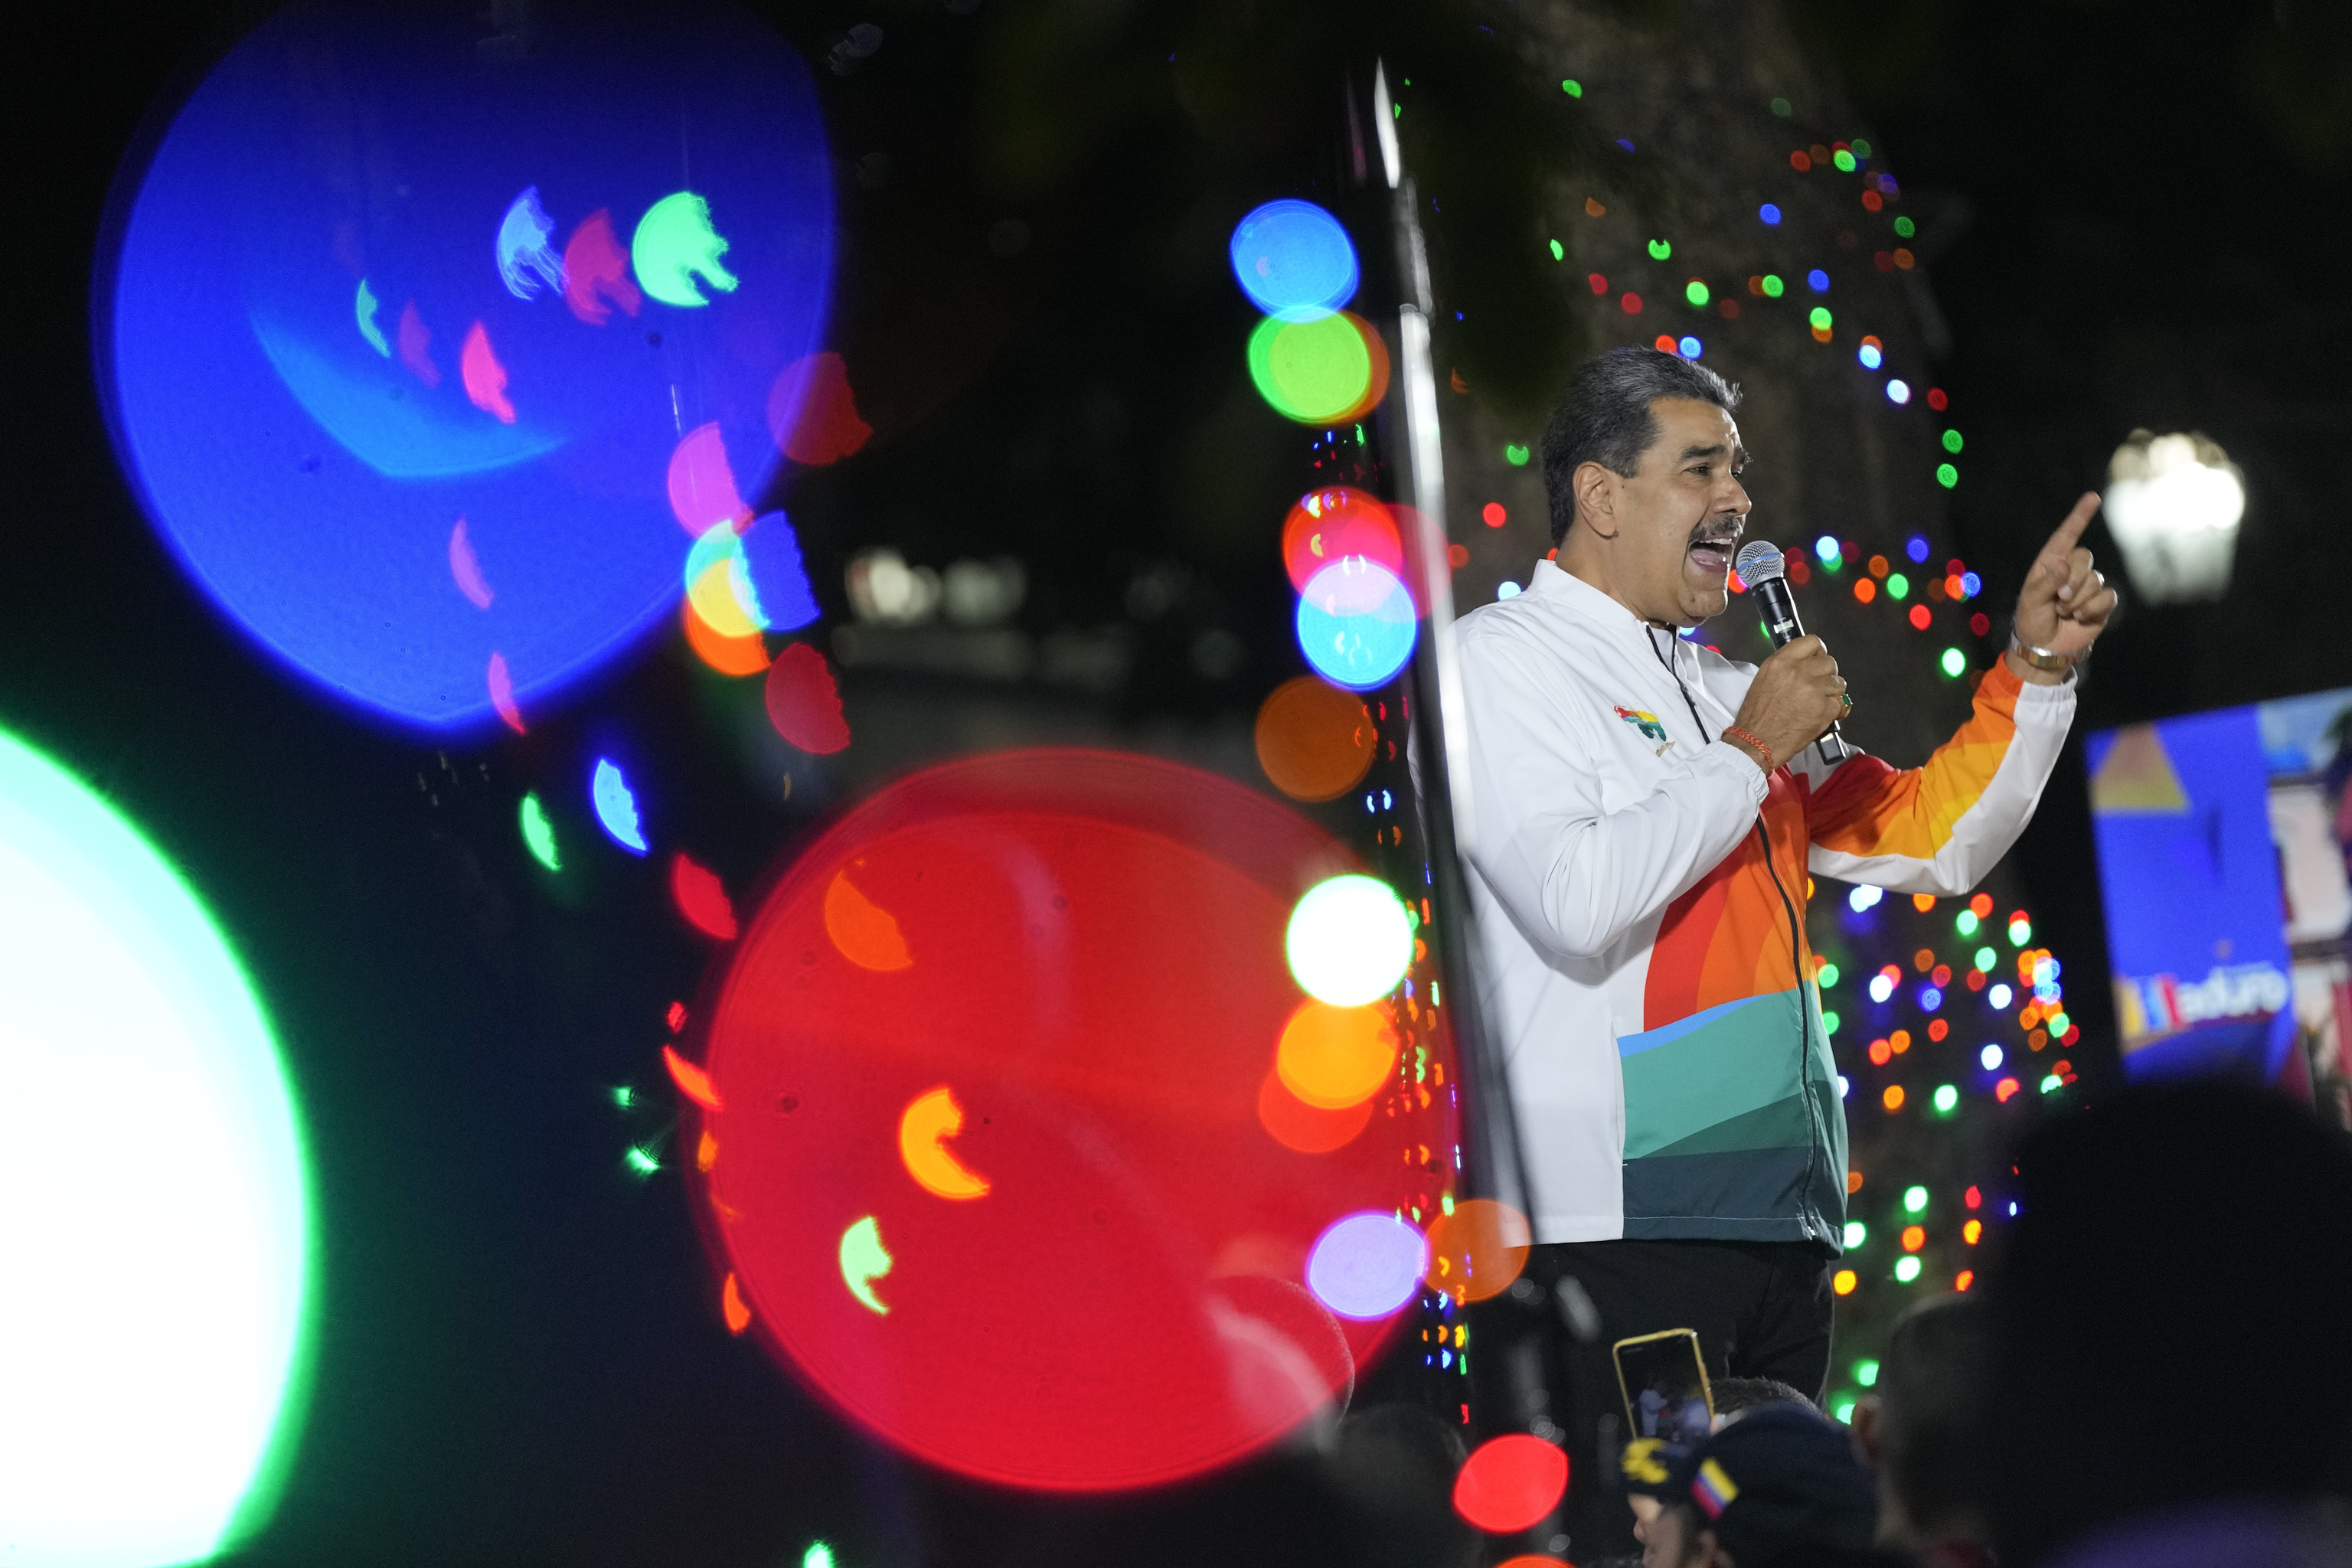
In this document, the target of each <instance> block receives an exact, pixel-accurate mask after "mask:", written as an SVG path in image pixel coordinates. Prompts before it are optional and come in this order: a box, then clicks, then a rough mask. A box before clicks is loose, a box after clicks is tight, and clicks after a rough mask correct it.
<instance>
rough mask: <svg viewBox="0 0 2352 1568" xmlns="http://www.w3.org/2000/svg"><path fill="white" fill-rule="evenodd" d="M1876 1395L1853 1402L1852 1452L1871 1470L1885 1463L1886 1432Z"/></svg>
mask: <svg viewBox="0 0 2352 1568" xmlns="http://www.w3.org/2000/svg"><path fill="white" fill-rule="evenodd" d="M1882 1419H1883V1415H1882V1411H1881V1407H1880V1405H1879V1399H1878V1395H1876V1394H1864V1395H1863V1396H1862V1397H1861V1398H1860V1399H1857V1400H1855V1401H1854V1402H1853V1451H1854V1455H1855V1457H1856V1458H1860V1459H1861V1460H1862V1462H1863V1464H1864V1466H1866V1467H1868V1468H1871V1469H1876V1468H1879V1467H1880V1466H1881V1465H1883V1464H1885V1462H1886V1430H1885V1427H1884V1426H1882V1425H1880V1423H1881V1421H1882Z"/></svg>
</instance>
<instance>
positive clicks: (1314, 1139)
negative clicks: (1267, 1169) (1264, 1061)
mask: <svg viewBox="0 0 2352 1568" xmlns="http://www.w3.org/2000/svg"><path fill="white" fill-rule="evenodd" d="M1371 1119H1372V1102H1371V1101H1370V1100H1360V1101H1358V1102H1357V1103H1356V1104H1354V1105H1351V1106H1349V1108H1348V1109H1347V1110H1318V1109H1317V1108H1316V1107H1314V1106H1312V1105H1308V1104H1307V1103H1306V1102H1305V1101H1304V1100H1300V1099H1299V1098H1298V1097H1297V1095H1295V1094H1293V1093H1291V1092H1290V1091H1289V1090H1288V1089H1285V1088H1283V1087H1282V1078H1281V1075H1279V1074H1277V1073H1275V1072H1272V1071H1269V1072H1267V1074H1266V1075H1265V1082H1263V1083H1261V1084H1259V1085H1258V1089H1257V1120H1258V1125H1259V1126H1261V1127H1263V1128H1265V1131H1266V1135H1267V1136H1268V1137H1270V1138H1272V1139H1273V1140H1274V1141H1275V1142H1277V1143H1279V1144H1281V1145H1282V1146H1283V1147H1284V1148H1286V1149H1289V1150H1292V1151H1294V1152H1297V1153H1301V1154H1328V1153H1329V1152H1331V1151H1333V1150H1334V1149H1344V1148H1346V1147H1347V1146H1348V1145H1349V1143H1352V1142H1355V1139H1356V1134H1357V1133H1359V1132H1361V1131H1363V1130H1364V1126H1365V1124H1366V1123H1367V1122H1369V1121H1371Z"/></svg>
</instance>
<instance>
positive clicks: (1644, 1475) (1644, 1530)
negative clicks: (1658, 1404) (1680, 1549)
mask: <svg viewBox="0 0 2352 1568" xmlns="http://www.w3.org/2000/svg"><path fill="white" fill-rule="evenodd" d="M1689 1458H1690V1450H1689V1449H1688V1448H1685V1447H1683V1446H1682V1445H1681V1444H1679V1443H1672V1442H1669V1441H1667V1440H1666V1439H1665V1438H1664V1437H1637V1438H1635V1439H1634V1440H1633V1442H1631V1443H1628V1444H1626V1445H1625V1452H1624V1456H1623V1458H1622V1460H1621V1461H1620V1464H1619V1468H1620V1471H1621V1478H1620V1479H1622V1481H1623V1483H1624V1487H1625V1501H1626V1504H1627V1506H1628V1507H1630V1508H1632V1509H1633V1539H1634V1540H1636V1541H1638V1542H1642V1543H1643V1551H1644V1556H1643V1561H1644V1562H1646V1561H1648V1557H1647V1548H1648V1545H1649V1529H1650V1522H1651V1521H1653V1520H1654V1519H1656V1518H1657V1517H1658V1513H1659V1510H1662V1509H1664V1507H1665V1506H1666V1503H1667V1502H1668V1500H1670V1499H1671V1498H1672V1497H1673V1496H1674V1495H1675V1476H1676V1475H1677V1474H1680V1473H1683V1472H1685V1471H1687V1470H1688V1468H1689V1466H1688V1464H1687V1463H1686V1461H1687V1460H1688V1459H1689ZM1685 1484H1686V1483H1685Z"/></svg>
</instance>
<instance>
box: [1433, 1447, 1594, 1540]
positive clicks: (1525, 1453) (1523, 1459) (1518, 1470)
mask: <svg viewBox="0 0 2352 1568" xmlns="http://www.w3.org/2000/svg"><path fill="white" fill-rule="evenodd" d="M1567 1490H1568V1455H1567V1453H1566V1452H1565V1451H1564V1450H1563V1449H1561V1448H1559V1447H1557V1446H1555V1445H1553V1444H1550V1443H1547V1442H1545V1441H1544V1440H1543V1439H1542V1438H1540V1437H1534V1436H1528V1434H1527V1433H1524V1432H1514V1433H1510V1434H1508V1435H1507V1436H1501V1437H1491V1438H1488V1439H1487V1440H1486V1442H1484V1443H1481V1444H1479V1445H1478V1449H1477V1451H1476V1452H1475V1453H1474V1454H1472V1455H1471V1456H1470V1458H1468V1459H1467V1460H1466V1461H1465V1463H1464V1464H1463V1466H1462V1472H1461V1474H1459V1475H1457V1476H1455V1477H1454V1512H1456V1513H1458V1514H1460V1515H1461V1516H1462V1517H1463V1518H1465V1519H1466V1520H1468V1521H1470V1522H1471V1523H1472V1524H1475V1525H1476V1526H1477V1527H1478V1528H1479V1529H1481V1530H1483V1531H1487V1532H1489V1533H1490V1534H1495V1535H1508V1534H1510V1533H1512V1532H1513V1531H1521V1530H1525V1529H1527V1528H1528V1526H1530V1525H1532V1524H1535V1523H1537V1522H1538V1521H1540V1520H1542V1518H1543V1517H1544V1516H1545V1515H1546V1514H1548V1513H1549V1512H1551V1510H1553V1509H1554V1508H1556V1507H1558V1506H1559V1500H1560V1494H1561V1493H1563V1492H1565V1491H1567Z"/></svg>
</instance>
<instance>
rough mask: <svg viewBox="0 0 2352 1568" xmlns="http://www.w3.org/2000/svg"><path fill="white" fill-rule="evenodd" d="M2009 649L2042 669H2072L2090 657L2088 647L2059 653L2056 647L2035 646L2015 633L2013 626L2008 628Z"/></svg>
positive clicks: (2015, 629)
mask: <svg viewBox="0 0 2352 1568" xmlns="http://www.w3.org/2000/svg"><path fill="white" fill-rule="evenodd" d="M2009 651H2010V652H2011V653H2013V654H2015V655H2016V656H2017V657H2018V658H2021V659H2023V660H2024V661H2025V662H2026V663H2028V664H2030V665H2032V667H2033V668H2036V669H2044V670H2068V669H2072V668H2074V667H2075V666H2076V665H2078V664H2080V663H2082V662H2083V661H2084V659H2086V658H2090V657H2091V650H2090V649H2089V648H2084V650H2083V651H2082V652H2080V653H2060V652H2059V651H2058V650H2057V649H2056V648H2051V647H2034V646H2033V645H2032V643H2030V642H2027V641H2026V640H2025V639H2024V638H2023V637H2019V636H2018V635H2017V628H2016V627H2015V626H2011V627H2010V628H2009Z"/></svg>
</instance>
